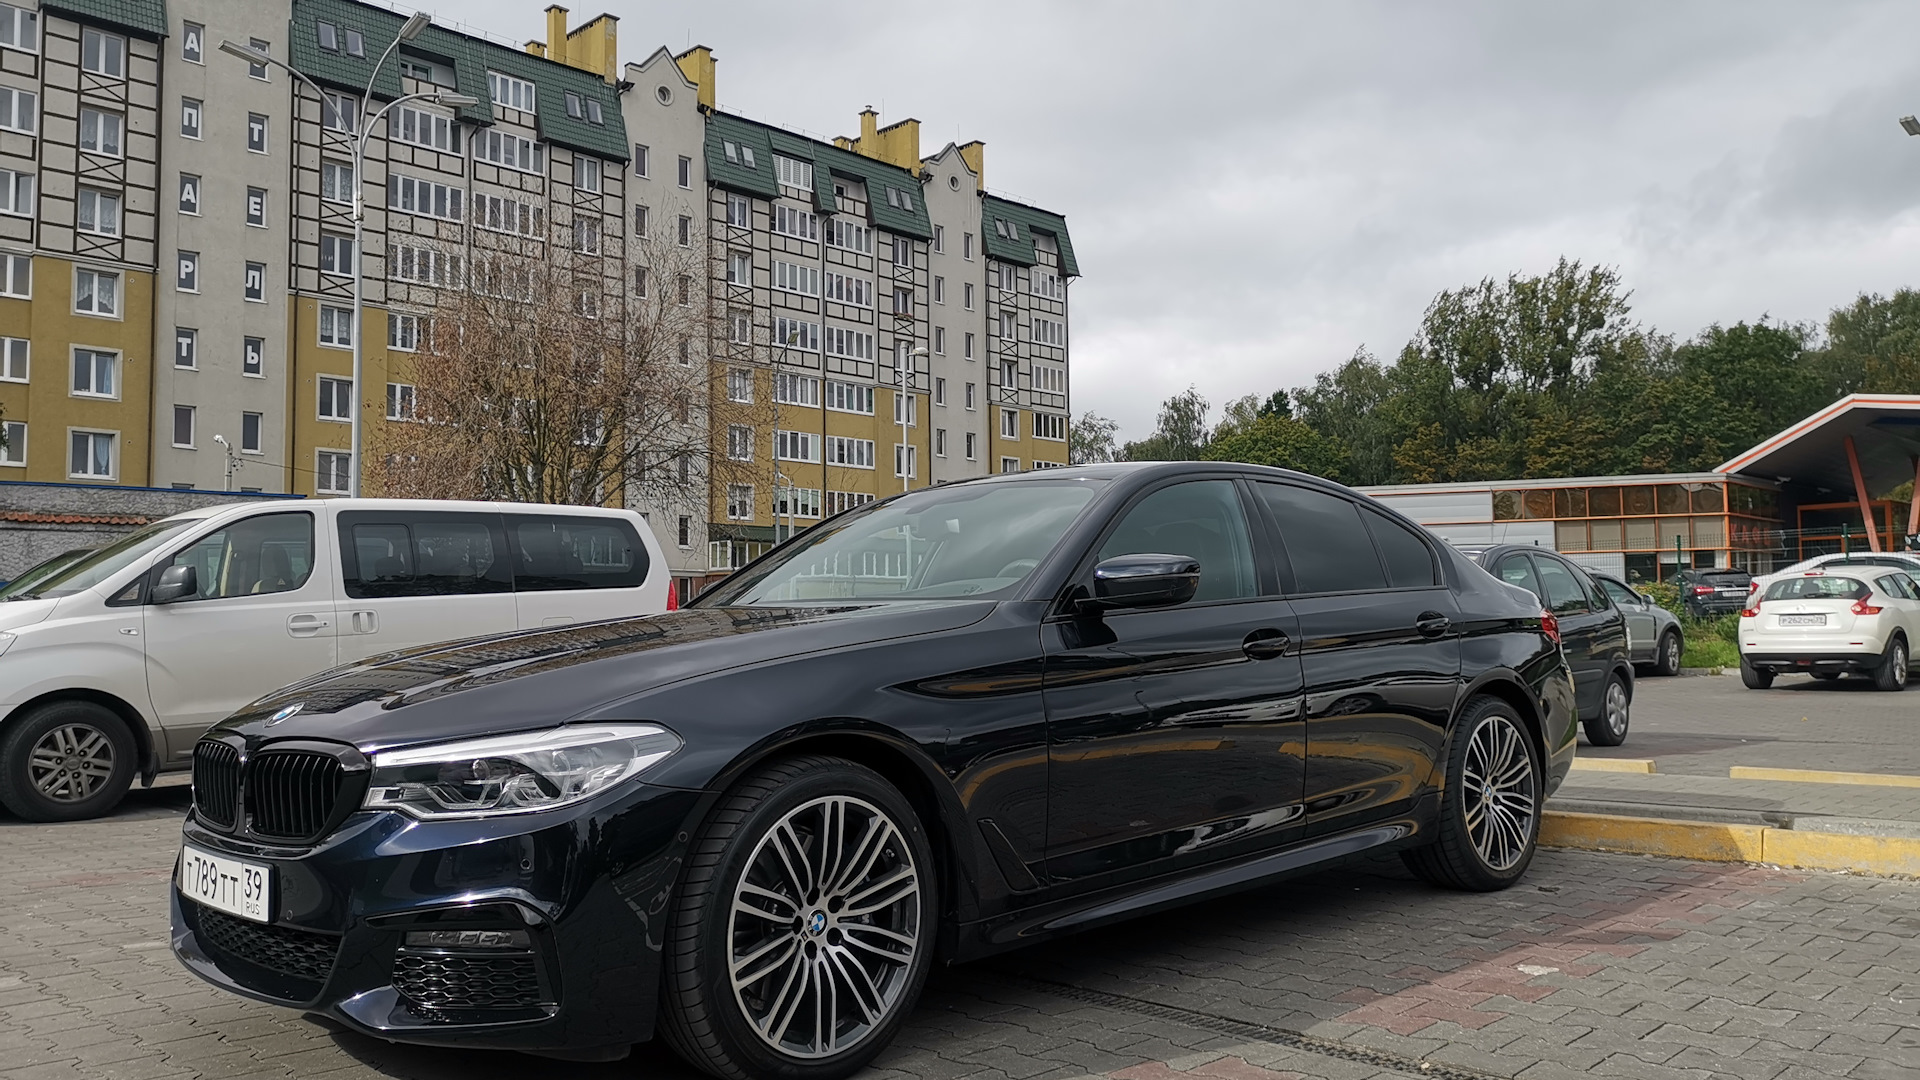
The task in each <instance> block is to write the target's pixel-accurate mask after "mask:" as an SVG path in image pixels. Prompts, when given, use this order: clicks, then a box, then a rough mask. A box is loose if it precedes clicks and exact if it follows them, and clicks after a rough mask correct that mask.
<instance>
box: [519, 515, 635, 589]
mask: <svg viewBox="0 0 1920 1080" xmlns="http://www.w3.org/2000/svg"><path fill="white" fill-rule="evenodd" d="M506 517H507V535H508V536H509V537H510V538H511V540H512V542H513V552H514V567H513V587H514V589H515V590H517V591H519V592H551V591H554V590H556V589H631V588H636V587H638V586H640V585H644V584H646V581H647V570H648V560H647V549H646V547H645V546H644V545H643V544H641V542H640V536H639V534H638V533H636V532H635V531H634V528H633V526H632V525H631V524H630V523H628V522H627V520H626V519H625V518H614V517H605V518H601V517H585V516H575V515H560V514H555V515H552V516H544V515H534V514H508V515H507V516H506Z"/></svg>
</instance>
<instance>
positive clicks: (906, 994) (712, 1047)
mask: <svg viewBox="0 0 1920 1080" xmlns="http://www.w3.org/2000/svg"><path fill="white" fill-rule="evenodd" d="M827 800H839V805H840V806H841V807H842V809H841V810H840V815H841V816H840V818H839V822H840V828H841V829H842V830H847V829H848V828H849V821H850V819H851V818H853V817H855V816H861V817H863V818H864V820H865V821H867V822H868V824H869V827H873V828H875V829H876V832H875V833H867V832H864V831H861V832H859V833H857V834H856V835H859V836H860V837H861V838H862V840H868V839H871V838H872V837H873V836H875V835H877V836H878V837H879V840H878V842H877V844H875V846H874V848H873V849H867V848H865V847H863V846H862V845H861V844H859V843H853V844H851V847H852V849H853V851H854V855H853V857H852V858H850V859H847V857H846V850H847V847H848V846H849V844H848V843H846V842H843V843H842V844H841V845H840V847H839V849H838V850H839V854H838V855H837V856H836V855H835V854H834V850H835V849H834V848H833V846H832V845H826V846H824V847H820V848H816V847H815V846H814V841H815V840H817V839H819V838H820V837H824V836H826V835H827V834H828V833H829V831H830V825H829V824H828V823H830V822H831V821H832V820H833V819H832V818H831V816H830V815H831V814H832V812H833V810H832V807H833V806H834V805H835V804H834V803H832V802H828V801H827ZM869 811H871V814H869V813H868V812H869ZM823 814H824V815H829V816H821V815H823ZM881 818H884V819H885V820H886V822H887V824H888V825H890V826H891V827H892V828H891V832H889V831H887V830H880V829H878V828H877V826H875V825H874V824H873V823H874V822H876V821H878V820H879V819H881ZM808 822H812V823H814V824H817V825H819V826H820V827H819V828H817V829H814V830H813V831H812V832H809V831H808V826H807V823H808ZM783 824H785V825H786V831H783V832H782V833H781V835H782V836H791V837H794V838H796V840H797V842H798V845H799V846H798V847H797V848H793V847H789V846H787V845H784V844H781V843H780V842H779V841H777V840H775V839H774V838H773V836H772V834H773V832H774V830H775V827H776V826H781V825H783ZM840 835H841V836H843V837H844V836H846V835H848V833H847V832H845V831H842V832H841V833H840ZM769 845H772V846H769ZM790 851H791V852H796V853H797V854H798V855H799V859H798V862H797V863H795V861H794V860H792V859H789V858H788V857H787V854H788V852H790ZM867 854H872V855H873V856H874V857H873V859H871V860H867V859H866V855H867ZM815 855H818V856H819V857H820V859H821V861H822V862H823V863H824V864H825V865H827V866H828V867H833V866H841V865H842V864H841V863H839V862H837V861H836V860H837V859H846V861H847V865H848V866H854V865H858V864H860V863H861V862H863V861H865V862H866V865H867V866H868V867H869V868H871V869H872V870H873V873H875V874H883V875H888V876H892V877H897V876H898V874H899V872H900V868H902V867H904V868H906V869H908V870H910V871H912V873H913V875H914V876H913V879H912V880H913V882H914V885H915V890H914V892H912V893H911V894H908V895H903V896H900V897H898V898H896V899H893V900H891V901H886V903H885V906H883V907H882V908H880V910H879V911H878V912H876V913H874V914H872V915H868V914H864V913H863V914H858V915H849V914H848V912H849V911H850V908H849V907H843V906H841V905H842V901H843V900H844V899H849V898H850V899H852V900H854V901H855V902H858V901H859V900H860V899H861V897H862V896H863V895H865V896H867V897H869V898H876V890H877V899H878V900H885V898H886V897H888V896H891V895H892V894H893V892H894V891H896V890H897V889H898V888H899V886H898V885H897V884H896V885H891V886H889V885H887V884H886V882H887V877H882V878H881V879H880V883H879V884H877V885H876V884H873V882H874V881H875V879H874V878H873V877H872V876H869V875H868V872H867V870H865V869H862V870H859V871H858V872H857V874H856V876H855V877H854V878H853V879H852V880H851V881H850V882H848V881H846V879H845V877H844V875H843V873H842V872H841V871H830V872H829V873H828V874H826V875H825V876H826V877H827V878H828V879H829V885H830V886H831V885H835V884H839V883H842V882H844V883H845V887H844V889H836V888H832V887H830V888H828V889H827V890H825V893H826V894H827V895H821V891H820V890H819V889H818V888H817V884H818V882H817V881H816V880H815V877H814V871H815V870H816V869H818V867H816V866H815V865H814V863H813V857H814V856H815ZM775 860H778V861H775ZM796 865H797V866H799V867H800V868H801V869H802V870H805V871H806V873H804V874H803V873H797V872H791V871H789V872H785V873H784V874H783V873H782V872H781V871H780V868H781V867H783V866H785V867H793V866H796ZM769 867H771V868H773V872H772V873H771V874H770V875H769V872H768V868H769ZM750 874H751V875H754V877H752V878H750V877H749V875H750ZM803 877H804V878H806V879H807V880H808V882H813V883H814V884H813V885H808V884H806V883H803V882H802V881H801V878H803ZM756 879H757V880H756ZM760 881H764V882H767V883H768V884H769V885H770V886H771V887H772V888H773V889H774V890H777V891H778V892H779V893H780V895H779V896H775V895H774V894H773V893H772V892H766V890H765V889H762V887H761V886H760V885H759V884H758V882H760ZM743 887H745V888H752V889H761V891H762V892H766V895H767V896H768V897H771V899H762V898H761V897H760V896H759V895H755V894H743V893H741V890H742V888H743ZM809 889H811V890H812V891H811V892H809V891H808V890H809ZM802 892H807V893H808V894H807V895H805V896H800V895H793V894H799V893H802ZM740 895H747V896H748V897H749V898H750V899H752V900H754V901H755V902H756V903H758V904H761V905H764V906H765V908H764V909H765V910H766V911H767V912H769V913H770V914H784V912H785V911H786V910H787V909H788V908H791V909H792V910H793V912H794V915H793V918H792V924H791V925H787V924H786V921H785V920H784V919H780V920H776V919H770V918H761V917H757V916H755V915H752V914H750V913H748V914H740V913H737V912H736V900H737V899H738V898H739V896H740ZM788 895H793V899H791V900H788V899H785V898H786V896H788ZM937 897H938V882H937V880H936V876H935V866H934V861H933V851H932V847H931V845H930V844H929V843H928V840H927V836H926V831H925V829H924V827H923V826H922V824H921V822H920V820H919V818H918V816H917V815H916V814H915V813H914V810H913V807H912V806H911V805H910V804H909V803H908V802H907V800H906V799H905V798H904V797H902V796H901V794H900V793H899V791H897V790H895V789H894V787H893V786H892V785H890V784H888V783H887V781H886V780H885V779H884V778H882V777H881V776H880V775H879V774H878V773H875V772H873V771H872V770H870V769H867V768H865V767H863V766H860V765H856V764H854V763H853V762H850V761H844V760H841V759H839V758H830V757H796V758H790V759H787V760H783V761H779V762H775V763H773V764H771V765H768V766H766V767H765V768H762V769H761V770H759V771H758V772H755V773H753V774H752V775H750V776H748V777H747V778H745V779H743V780H741V781H740V782H739V783H738V784H736V785H735V786H734V787H733V789H732V790H731V791H729V792H728V793H727V794H726V795H725V796H723V797H722V798H721V800H720V804H719V805H718V806H717V807H716V808H715V809H714V812H713V815H712V816H711V817H710V818H709V819H708V821H707V823H706V824H705V825H704V826H703V827H702V829H701V831H700V834H699V836H698V837H697V838H696V839H695V841H694V843H693V846H692V848H691V850H690V853H689V854H688V856H687V867H686V871H685V873H684V875H683V877H682V881H681V885H680V892H679V895H678V896H677V897H676V898H675V899H674V906H673V917H672V921H671V923H670V924H669V926H668V930H667V941H666V949H665V957H664V960H665V971H664V975H663V993H662V1000H661V1019H662V1024H661V1029H662V1033H663V1034H664V1035H665V1037H666V1039H667V1042H668V1044H669V1045H671V1046H672V1047H673V1049H674V1051H675V1052H676V1053H678V1054H679V1055H680V1056H681V1057H682V1058H685V1059H686V1061H687V1062H688V1064H691V1065H693V1066H694V1067H695V1068H699V1069H702V1070H704V1071H706V1072H709V1073H711V1074H713V1075H714V1076H719V1077H724V1078H727V1080H765V1078H778V1080H838V1078H840V1077H844V1076H847V1075H849V1074H851V1073H853V1072H855V1071H857V1070H859V1069H860V1068H861V1067H863V1066H864V1065H866V1064H867V1063H868V1062H869V1061H871V1060H872V1059H873V1058H874V1056H875V1055H877V1054H879V1053H880V1051H881V1050H883V1049H885V1048H886V1046H887V1044H888V1043H889V1042H891V1041H892V1040H893V1037H894V1035H895V1033H896V1032H897V1031H898V1030H899V1028H900V1025H901V1023H903V1022H904V1021H905V1019H906V1017H907V1016H908V1014H910V1013H911V1012H912V1011H913V1006H914V1002H915V1001H916V999H918V997H919V996H920V989H921V987H922V986H923V985H925V983H926V977H927V970H928V966H929V965H930V963H931V961H932V954H933V948H934V941H935V937H936V930H937V926H936V923H937V920H938V911H939V905H938V903H937ZM781 902H784V904H785V906H784V907H783V906H781ZM881 919H891V920H897V921H895V922H894V923H893V925H892V926H891V927H890V928H887V929H886V932H887V933H893V934H895V935H896V936H897V937H899V938H904V939H909V940H911V941H913V945H912V946H911V950H910V953H909V954H906V955H905V956H904V959H905V960H906V962H905V963H897V962H896V963H892V964H889V963H888V962H887V961H885V960H878V959H874V958H875V957H877V956H879V951H878V950H876V949H875V948H874V945H875V944H876V943H877V944H881V945H886V944H888V943H889V940H890V939H887V938H884V937H881V936H880V934H879V933H875V932H872V931H873V928H874V927H876V926H878V925H879V920H881ZM863 920H867V921H863ZM909 924H910V926H911V931H910V932H908V931H902V930H901V929H900V927H901V926H903V925H909ZM783 927H784V929H783ZM849 928H857V929H858V932H857V933H856V932H855V930H854V929H849ZM743 937H744V938H745V939H746V940H747V944H745V945H744V946H743V945H741V944H740V942H741V941H742V939H743ZM787 941H791V942H792V951H791V952H789V951H788V950H787V949H786V948H784V947H783V946H782V945H780V944H779V943H783V942H787ZM770 943H771V944H770ZM762 946H766V947H768V948H769V950H770V951H769V952H767V953H765V954H760V953H758V952H757V951H756V950H758V949H760V948H761V947H762ZM855 947H861V948H864V949H865V952H864V953H863V952H858V951H856V949H855ZM899 947H900V946H898V945H894V946H893V948H895V949H897V948H899ZM741 948H745V949H746V950H747V952H748V955H749V957H754V956H758V955H770V956H772V957H773V960H772V961H771V962H770V963H767V964H766V965H765V966H759V965H758V964H757V963H756V962H755V961H754V960H752V959H748V960H747V961H746V962H745V963H744V964H742V965H741V967H740V970H741V971H742V972H743V973H746V974H749V975H751V976H753V977H752V978H749V979H747V980H746V981H745V983H744V984H743V985H742V986H741V987H739V988H736V986H735V983H734V981H733V974H732V973H733V970H734V967H735V960H736V959H737V958H736V956H735V950H736V949H741ZM863 957H865V958H866V959H865V960H864V962H863V959H862V958H863ZM902 958H903V957H902V954H898V953H896V954H895V960H896V961H897V960H899V959H902ZM849 960H850V961H851V962H852V963H853V965H854V966H855V967H859V968H860V969H861V970H863V971H865V972H866V978H865V981H864V982H863V983H862V984H861V985H863V986H865V987H868V988H874V987H877V986H878V985H879V983H881V982H885V984H886V988H885V990H884V991H880V992H877V993H876V995H875V996H872V997H868V996H866V995H864V994H863V993H862V992H861V991H860V990H859V989H856V988H855V986H856V984H855V983H854V981H853V973H852V971H851V969H849V968H847V967H846V966H845V964H846V963H847V962H849ZM869 967H871V968H872V969H874V970H878V971H879V972H880V975H879V977H878V978H877V979H876V978H875V977H874V976H873V971H872V970H868V969H869ZM780 973H786V974H785V976H784V982H783V981H782V975H781V974H780ZM821 977H825V978H827V979H829V980H830V981H835V996H834V997H833V998H832V999H831V1000H833V1001H835V1002H838V1001H840V1000H842V999H841V997H840V995H842V994H844V995H846V1000H848V1001H853V1002H855V1003H857V1004H858V1005H859V1008H860V1013H859V1015H858V1016H855V1015H854V1014H853V1013H852V1011H851V1010H849V1014H848V1016H847V1017H846V1019H847V1020H848V1021H850V1022H852V1026H851V1027H850V1028H848V1031H847V1037H853V1038H854V1041H853V1042H852V1044H851V1045H850V1046H849V1047H847V1048H846V1049H844V1050H837V1051H834V1050H830V1048H829V1052H825V1053H818V1054H810V1053H808V1052H806V1051H804V1050H802V1049H798V1048H796V1049H792V1050H789V1049H787V1048H786V1042H787V1039H786V1037H787V1036H788V1035H789V1034H790V1033H791V1031H792V1028H791V1026H790V1025H789V1026H783V1027H778V1028H777V1029H775V1031H774V1036H775V1037H774V1039H773V1040H771V1041H770V1040H769V1039H768V1038H765V1037H763V1036H762V1035H761V1034H760V1032H759V1030H758V1028H757V1026H756V1024H755V1021H754V1018H753V1016H752V1015H750V1011H754V1010H761V1007H762V1006H764V1010H763V1012H762V1014H763V1015H765V1016H766V1017H767V1020H768V1025H767V1026H768V1027H770V1028H772V1027H774V1025H775V1024H777V1023H778V1022H779V1021H778V1019H777V1018H778V1016H779V1015H780V1013H781V1011H782V1010H789V1011H790V1015H791V1016H793V1017H795V1018H798V1017H801V1016H803V1015H804V1014H805V1013H806V1008H805V1002H806V1001H807V1000H808V994H809V993H811V992H813V991H811V990H810V989H809V988H811V987H814V986H817V985H818V983H815V982H809V981H808V980H809V979H815V978H821ZM795 979H799V980H800V985H801V988H800V989H798V990H796V991H795V992H794V996H793V998H791V999H789V998H787V996H786V991H787V989H788V987H791V986H793V985H794V980H795ZM836 980H844V981H836ZM775 983H782V985H780V986H779V988H778V990H777V992H776V993H775V994H774V996H773V997H772V998H771V1000H766V995H767V991H768V988H769V987H772V986H773V985H774V984H775ZM883 998H884V1000H882V999H883ZM868 1002H872V1003H874V1004H876V1005H878V1006H879V1008H878V1010H877V1012H876V1010H873V1009H869V1008H867V1003H868ZM821 1027H832V1028H833V1029H834V1030H836V1031H837V1030H838V1029H839V1027H840V1025H839V1022H838V1018H836V1021H835V1023H834V1024H832V1025H824V1024H816V1026H815V1028H814V1034H813V1038H812V1041H811V1043H810V1045H809V1046H808V1047H807V1048H806V1050H811V1051H819V1050H821V1049H822V1044H823V1043H824V1042H826V1041H827V1040H825V1039H823V1038H822V1036H821V1034H820V1029H821ZM802 1034H804V1033H802ZM776 1043H779V1044H780V1045H775V1044H776Z"/></svg>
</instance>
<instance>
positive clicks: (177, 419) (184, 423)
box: [173, 405, 194, 450]
mask: <svg viewBox="0 0 1920 1080" xmlns="http://www.w3.org/2000/svg"><path fill="white" fill-rule="evenodd" d="M193 412H194V409H193V406H191V405H175V406H174V407H173V445H175V446H177V447H180V448H181V449H183V450H191V449H193Z"/></svg>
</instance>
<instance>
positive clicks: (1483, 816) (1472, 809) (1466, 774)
mask: <svg viewBox="0 0 1920 1080" xmlns="http://www.w3.org/2000/svg"><path fill="white" fill-rule="evenodd" d="M1461 781H1462V786H1463V790H1462V792H1461V795H1462V797H1463V798H1464V799H1465V801H1466V810H1467V836H1468V838H1469V839H1471V840H1472V841H1473V848H1474V850H1475V851H1477V852H1479V853H1480V859H1481V861H1482V862H1484V863H1486V864H1487V866H1488V867H1489V868H1490V869H1493V870H1511V869H1513V867H1514V866H1515V865H1516V864H1517V863H1519V861H1520V860H1521V859H1522V858H1524V857H1526V853H1527V845H1528V842H1529V840H1530V839H1531V838H1532V836H1533V819H1534V814H1535V812H1536V808H1537V807H1538V805H1539V800H1538V798H1537V797H1536V795H1535V792H1534V777H1533V756H1532V755H1531V754H1529V753H1528V752H1527V743H1526V736H1525V735H1524V734H1523V733H1522V732H1521V731H1520V729H1519V728H1518V727H1517V726H1516V725H1515V724H1514V723H1513V721H1511V720H1509V719H1507V718H1506V717H1504V716H1497V715H1496V716H1489V717H1487V718H1485V719H1483V720H1481V721H1480V726H1479V727H1476V728H1474V729H1473V734H1472V735H1471V736H1470V737H1469V739H1468V742H1467V761H1466V768H1465V770H1464V771H1463V772H1462V773H1461Z"/></svg>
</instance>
